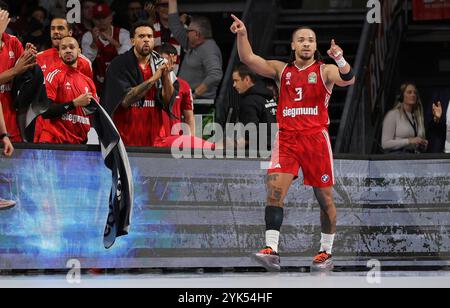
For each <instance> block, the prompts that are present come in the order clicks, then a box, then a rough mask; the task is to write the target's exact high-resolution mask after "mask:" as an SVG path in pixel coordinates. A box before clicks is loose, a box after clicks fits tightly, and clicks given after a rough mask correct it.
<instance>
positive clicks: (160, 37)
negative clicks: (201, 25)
mask: <svg viewBox="0 0 450 308" xmlns="http://www.w3.org/2000/svg"><path fill="white" fill-rule="evenodd" d="M145 10H146V11H147V13H148V15H149V16H150V17H149V22H150V23H152V24H153V28H154V29H155V50H156V51H157V52H159V51H160V50H159V49H160V47H161V46H162V45H163V44H164V43H168V44H170V45H172V46H174V47H175V48H176V50H177V53H178V55H179V56H178V57H177V62H176V63H175V65H174V73H175V74H176V75H178V73H179V71H180V63H181V60H182V58H183V51H182V49H181V44H180V43H179V42H178V41H177V40H176V39H175V37H174V36H173V34H172V32H171V31H170V29H169V1H168V0H155V1H154V3H151V2H150V3H148V4H147V5H146V6H145ZM183 24H184V22H183Z"/></svg>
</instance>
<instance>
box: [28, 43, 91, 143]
mask: <svg viewBox="0 0 450 308" xmlns="http://www.w3.org/2000/svg"><path fill="white" fill-rule="evenodd" d="M36 61H37V63H38V64H39V66H40V67H41V69H42V72H43V73H44V76H45V77H47V74H48V73H49V72H53V71H54V70H55V69H56V68H57V67H59V66H61V65H64V63H63V61H62V60H61V58H60V57H59V52H58V49H56V48H50V49H47V50H45V51H43V52H40V53H38V55H37V58H36ZM77 68H78V70H79V71H80V72H81V73H83V74H84V75H86V76H87V77H89V78H91V79H93V78H94V73H93V71H92V63H91V61H90V60H89V59H88V58H86V57H85V56H83V55H80V56H79V57H78V61H77ZM43 123H44V119H43V118H42V117H41V116H39V117H38V118H37V120H36V125H35V132H34V142H39V139H40V137H41V132H42V125H43Z"/></svg>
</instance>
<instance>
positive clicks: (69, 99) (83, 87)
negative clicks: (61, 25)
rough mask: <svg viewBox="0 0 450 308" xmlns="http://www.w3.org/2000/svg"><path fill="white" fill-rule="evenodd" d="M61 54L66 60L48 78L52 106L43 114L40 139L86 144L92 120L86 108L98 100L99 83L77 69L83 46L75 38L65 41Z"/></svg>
mask: <svg viewBox="0 0 450 308" xmlns="http://www.w3.org/2000/svg"><path fill="white" fill-rule="evenodd" d="M59 55H60V57H61V60H62V63H61V64H60V65H58V66H55V69H54V71H52V72H50V73H49V74H48V75H47V77H46V79H45V81H46V83H45V87H46V89H47V96H48V99H49V100H50V106H49V109H48V110H47V112H45V113H44V114H43V115H42V117H43V118H44V119H46V123H45V125H44V126H43V128H42V133H41V136H40V138H39V142H40V143H54V144H86V143H87V136H88V132H89V130H90V129H91V123H90V119H89V117H88V116H87V115H86V113H85V111H84V109H83V107H86V106H88V105H89V104H90V103H91V101H92V100H94V101H96V102H98V97H97V92H96V89H95V85H94V82H93V81H92V79H91V78H89V77H87V76H85V75H84V74H82V73H80V71H79V70H77V65H78V57H79V55H80V46H79V45H78V42H77V40H76V39H75V38H73V37H65V38H63V39H62V40H61V43H60V45H59Z"/></svg>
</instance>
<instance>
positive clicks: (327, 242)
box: [320, 233, 336, 255]
mask: <svg viewBox="0 0 450 308" xmlns="http://www.w3.org/2000/svg"><path fill="white" fill-rule="evenodd" d="M335 236H336V234H324V233H322V239H321V240H320V251H325V252H326V253H327V254H330V255H331V254H332V252H333V243H334V237H335Z"/></svg>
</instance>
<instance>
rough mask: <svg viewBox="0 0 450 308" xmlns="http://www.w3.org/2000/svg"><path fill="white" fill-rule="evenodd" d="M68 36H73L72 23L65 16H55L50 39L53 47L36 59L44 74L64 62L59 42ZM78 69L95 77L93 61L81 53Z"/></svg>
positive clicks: (39, 54) (90, 76)
mask: <svg viewBox="0 0 450 308" xmlns="http://www.w3.org/2000/svg"><path fill="white" fill-rule="evenodd" d="M66 36H72V28H71V25H70V24H69V23H68V22H67V20H66V19H64V18H54V19H53V20H52V22H51V24H50V39H51V40H52V48H50V49H47V50H45V51H42V52H40V53H38V55H37V58H36V61H37V63H38V64H39V66H40V67H41V69H42V72H43V73H44V76H47V73H48V72H49V70H52V67H53V66H55V65H59V64H61V63H62V61H61V58H60V57H59V44H60V42H61V40H62V39H63V38H65V37H66ZM77 69H78V70H79V71H80V72H81V73H83V74H85V75H86V76H88V77H89V78H91V79H93V78H94V74H93V72H92V63H91V61H90V60H89V59H88V58H86V57H85V56H83V55H82V54H80V56H79V57H78V63H77Z"/></svg>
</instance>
